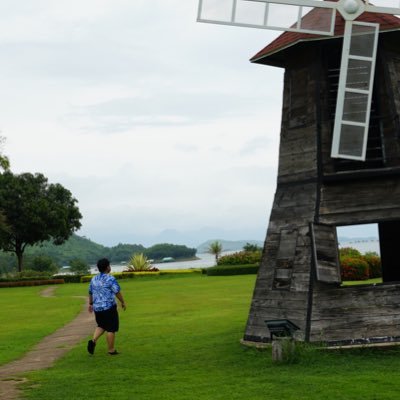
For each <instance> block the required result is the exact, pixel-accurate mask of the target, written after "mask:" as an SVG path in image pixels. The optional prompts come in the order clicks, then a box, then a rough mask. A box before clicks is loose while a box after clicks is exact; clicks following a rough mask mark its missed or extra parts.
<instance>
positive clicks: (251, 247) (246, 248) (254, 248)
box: [243, 242, 262, 252]
mask: <svg viewBox="0 0 400 400" xmlns="http://www.w3.org/2000/svg"><path fill="white" fill-rule="evenodd" d="M243 250H244V251H250V252H255V251H261V250H262V249H261V247H260V246H258V245H256V244H251V243H248V242H247V243H246V244H245V245H244V246H243Z"/></svg>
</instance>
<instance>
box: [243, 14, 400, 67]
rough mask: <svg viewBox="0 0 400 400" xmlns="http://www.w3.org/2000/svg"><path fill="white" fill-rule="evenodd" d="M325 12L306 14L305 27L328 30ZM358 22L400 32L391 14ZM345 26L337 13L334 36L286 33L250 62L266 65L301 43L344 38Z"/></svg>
mask: <svg viewBox="0 0 400 400" xmlns="http://www.w3.org/2000/svg"><path fill="white" fill-rule="evenodd" d="M324 11H325V9H322V8H314V9H312V10H311V11H310V12H309V13H308V14H306V15H305V16H304V17H303V19H302V20H303V22H304V23H305V25H308V26H313V27H314V29H315V28H318V26H320V27H321V28H322V27H323V28H326V25H327V24H329V23H330V22H329V21H328V20H327V14H326V13H325V12H324ZM356 21H362V22H372V23H378V24H379V30H380V31H381V32H383V31H386V32H387V31H394V30H400V18H398V17H396V16H394V15H391V14H381V13H371V12H364V13H363V14H361V15H360V16H359V17H358V18H357V19H356ZM344 25H345V20H344V18H343V17H342V16H341V15H340V13H339V12H336V18H335V29H334V34H333V36H325V35H317V34H308V33H300V32H284V33H283V34H282V35H280V36H278V37H277V38H276V39H275V40H274V41H272V42H271V43H270V44H269V45H267V46H266V47H264V48H263V49H262V50H261V51H259V52H258V53H257V54H256V55H255V56H253V57H252V58H251V59H250V61H251V62H255V63H257V62H259V63H263V61H264V63H265V61H266V60H265V58H267V57H269V56H271V55H273V54H276V53H278V52H281V51H283V50H285V49H287V48H289V47H291V46H294V45H296V44H297V43H300V42H307V41H313V40H321V39H332V38H338V37H342V36H343V34H344Z"/></svg>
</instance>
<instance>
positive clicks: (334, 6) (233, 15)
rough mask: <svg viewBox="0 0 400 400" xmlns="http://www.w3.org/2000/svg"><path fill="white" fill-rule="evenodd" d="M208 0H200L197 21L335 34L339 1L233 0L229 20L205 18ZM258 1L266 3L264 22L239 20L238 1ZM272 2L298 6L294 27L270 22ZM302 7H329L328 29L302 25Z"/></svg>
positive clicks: (327, 34) (315, 33) (316, 33)
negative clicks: (313, 28) (269, 13)
mask: <svg viewBox="0 0 400 400" xmlns="http://www.w3.org/2000/svg"><path fill="white" fill-rule="evenodd" d="M206 1H207V0H199V6H198V12H197V22H205V23H210V24H220V25H233V26H241V27H245V28H258V29H270V30H274V31H276V30H278V31H288V32H302V33H311V34H314V35H326V36H333V33H334V29H335V17H336V9H337V3H336V2H332V1H318V0H272V1H269V0H232V9H231V10H230V12H229V14H230V16H231V17H230V19H229V20H228V21H226V20H222V19H211V18H204V17H203V12H204V4H205V2H206ZM239 1H240V2H244V1H248V2H256V3H264V4H265V12H264V17H263V23H262V24H256V23H254V24H251V23H243V22H239V21H237V19H236V18H237V14H236V10H237V5H238V2H239ZM270 4H282V5H289V6H293V7H297V8H298V12H297V21H294V23H293V26H292V27H282V26H278V25H272V24H268V12H269V5H270ZM302 7H313V8H322V9H327V10H328V11H330V12H331V14H330V16H329V17H330V23H329V27H328V28H327V30H312V29H306V28H302V27H301V19H302V17H303V15H302Z"/></svg>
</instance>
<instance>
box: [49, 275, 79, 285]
mask: <svg viewBox="0 0 400 400" xmlns="http://www.w3.org/2000/svg"><path fill="white" fill-rule="evenodd" d="M82 276H83V275H61V274H60V275H54V276H53V278H54V279H63V280H64V282H65V283H80V281H81V277H82Z"/></svg>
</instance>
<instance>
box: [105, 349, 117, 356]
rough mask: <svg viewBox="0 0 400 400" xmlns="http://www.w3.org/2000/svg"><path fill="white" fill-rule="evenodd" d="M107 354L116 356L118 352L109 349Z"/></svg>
mask: <svg viewBox="0 0 400 400" xmlns="http://www.w3.org/2000/svg"><path fill="white" fill-rule="evenodd" d="M108 354H109V355H110V356H116V355H117V354H119V353H118V351H117V350H114V351H109V352H108Z"/></svg>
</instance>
